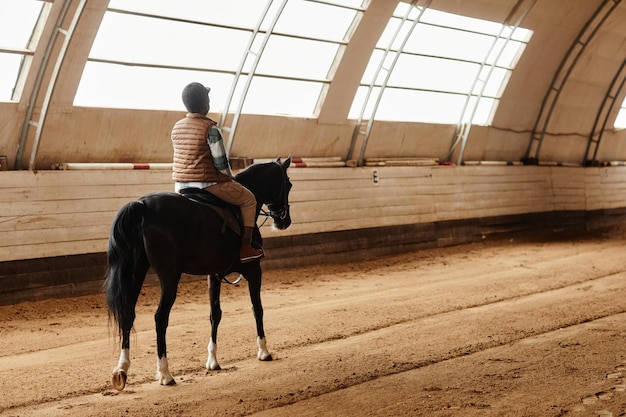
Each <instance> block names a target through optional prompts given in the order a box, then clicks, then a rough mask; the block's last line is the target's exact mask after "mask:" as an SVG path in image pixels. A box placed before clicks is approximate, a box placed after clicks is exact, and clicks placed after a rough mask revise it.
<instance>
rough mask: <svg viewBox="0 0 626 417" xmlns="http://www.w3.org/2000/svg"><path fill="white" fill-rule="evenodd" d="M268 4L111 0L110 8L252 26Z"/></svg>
mask: <svg viewBox="0 0 626 417" xmlns="http://www.w3.org/2000/svg"><path fill="white" fill-rule="evenodd" d="M265 4H266V2H265V1H263V0H255V1H250V0H226V1H224V0H221V1H215V0H213V1H207V0H176V1H172V0H132V1H129V0H110V2H109V8H110V9H120V10H126V11H132V12H138V13H146V14H152V15H157V16H165V17H171V18H176V19H186V20H191V21H200V22H206V23H213V24H221V25H226V26H233V27H240V28H248V29H250V28H253V27H254V26H255V25H256V24H257V22H258V20H259V16H260V15H261V12H262V10H263V9H264V8H265Z"/></svg>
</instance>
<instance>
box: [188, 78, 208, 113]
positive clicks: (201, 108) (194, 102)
mask: <svg viewBox="0 0 626 417" xmlns="http://www.w3.org/2000/svg"><path fill="white" fill-rule="evenodd" d="M209 91H211V89H210V88H209V87H205V86H203V85H202V84H200V83H196V82H194V83H191V84H187V85H186V86H185V88H184V89H183V94H182V96H183V103H184V104H185V108H186V109H187V111H188V112H189V113H205V112H206V111H208V110H209Z"/></svg>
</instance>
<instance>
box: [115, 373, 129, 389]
mask: <svg viewBox="0 0 626 417" xmlns="http://www.w3.org/2000/svg"><path fill="white" fill-rule="evenodd" d="M127 378H128V377H127V376H126V372H124V371H115V372H113V376H112V377H111V383H112V384H113V386H114V387H115V389H116V390H118V391H121V390H123V389H124V387H125V386H126V379H127Z"/></svg>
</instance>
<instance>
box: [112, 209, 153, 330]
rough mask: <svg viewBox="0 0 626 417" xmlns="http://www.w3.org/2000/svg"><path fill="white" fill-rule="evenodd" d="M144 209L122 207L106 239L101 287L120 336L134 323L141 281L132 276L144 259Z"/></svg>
mask: <svg viewBox="0 0 626 417" xmlns="http://www.w3.org/2000/svg"><path fill="white" fill-rule="evenodd" d="M145 208H146V206H145V204H144V203H143V202H142V201H132V202H130V203H128V204H126V205H125V206H124V207H122V208H121V209H120V211H119V212H118V213H117V215H116V216H115V220H113V225H112V226H111V234H110V236H109V244H108V247H107V258H108V268H107V272H106V277H105V282H104V287H105V290H106V297H107V305H108V308H109V317H110V318H113V319H114V320H115V322H116V323H117V325H118V329H119V331H120V335H121V333H122V331H123V329H127V330H128V331H130V328H131V327H132V323H133V322H134V320H135V304H136V303H137V297H138V295H139V294H138V291H139V288H137V285H138V286H139V287H141V284H142V283H143V278H144V277H135V276H134V275H135V271H136V263H137V261H138V260H139V259H140V258H142V257H144V256H145V255H144V250H145V249H144V244H143V236H142V227H141V226H142V222H143V215H144V211H145ZM137 280H139V281H137ZM135 293H137V294H135Z"/></svg>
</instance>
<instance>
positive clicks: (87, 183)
mask: <svg viewBox="0 0 626 417" xmlns="http://www.w3.org/2000/svg"><path fill="white" fill-rule="evenodd" d="M289 175H290V177H291V180H292V182H293V189H292V193H291V214H292V219H293V225H292V226H291V227H290V228H289V229H288V230H285V231H273V230H271V226H270V224H271V221H270V222H268V224H266V225H264V226H263V227H262V233H263V236H264V239H265V248H266V253H267V257H266V259H265V260H264V261H263V262H264V266H265V267H266V268H267V267H270V268H271V267H284V266H302V265H306V264H313V263H321V262H337V261H342V260H354V259H363V257H365V256H368V257H371V256H377V255H384V254H391V253H398V252H402V251H408V250H413V249H416V248H425V247H435V246H445V245H450V244H458V243H463V242H469V241H477V240H480V239H483V238H486V237H489V236H492V235H497V234H505V233H516V232H524V231H541V230H549V231H550V230H565V229H568V230H578V231H585V230H590V229H599V228H605V227H614V226H616V225H619V224H621V223H622V222H623V220H624V212H626V167H593V168H582V167H580V168H579V167H557V166H550V167H548V166H459V167H449V166H433V167H430V166H429V167H390V166H381V167H359V168H347V167H342V168H290V170H289ZM0 176H1V177H2V182H1V183H0V304H6V303H11V302H17V301H22V300H26V299H37V298H44V297H48V296H59V295H74V294H81V293H86V292H93V291H97V290H99V288H100V286H101V284H102V276H103V273H104V264H105V261H106V256H105V254H104V252H105V250H106V243H107V238H108V233H109V228H110V225H111V222H112V220H113V217H114V216H115V213H116V212H117V210H118V209H119V208H120V207H121V206H122V205H124V204H125V203H127V202H128V201H131V200H133V199H135V198H137V197H139V196H142V195H144V194H147V193H149V192H153V191H163V190H166V191H167V190H172V188H173V187H172V182H171V177H170V173H169V171H162V170H127V171H118V170H83V171H39V172H30V171H6V172H1V173H0Z"/></svg>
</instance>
